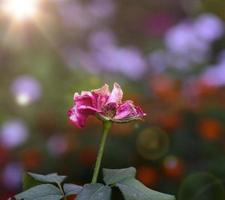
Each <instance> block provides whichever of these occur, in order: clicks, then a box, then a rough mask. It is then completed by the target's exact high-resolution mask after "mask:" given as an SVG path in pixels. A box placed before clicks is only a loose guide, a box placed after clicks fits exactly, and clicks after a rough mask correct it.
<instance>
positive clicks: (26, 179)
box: [23, 173, 43, 190]
mask: <svg viewBox="0 0 225 200" xmlns="http://www.w3.org/2000/svg"><path fill="white" fill-rule="evenodd" d="M40 184H43V182H41V181H38V180H35V179H34V178H33V177H32V176H30V175H29V174H27V173H25V174H24V175H23V190H28V189H30V188H32V187H34V186H37V185H40Z"/></svg>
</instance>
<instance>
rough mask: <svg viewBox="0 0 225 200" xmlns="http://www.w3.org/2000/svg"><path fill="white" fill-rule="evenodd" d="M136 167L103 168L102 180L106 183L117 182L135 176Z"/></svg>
mask: <svg viewBox="0 0 225 200" xmlns="http://www.w3.org/2000/svg"><path fill="white" fill-rule="evenodd" d="M135 174H136V169H135V168H134V167H129V168H125V169H103V176H104V178H103V179H104V182H105V183H106V184H107V185H111V184H115V183H119V182H120V181H123V180H125V179H130V178H135Z"/></svg>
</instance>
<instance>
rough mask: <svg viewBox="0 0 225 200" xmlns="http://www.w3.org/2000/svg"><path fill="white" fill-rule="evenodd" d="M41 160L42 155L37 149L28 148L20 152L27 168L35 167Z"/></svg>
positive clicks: (32, 168)
mask: <svg viewBox="0 0 225 200" xmlns="http://www.w3.org/2000/svg"><path fill="white" fill-rule="evenodd" d="M41 161H42V155H41V152H40V151H39V150H37V149H28V150H26V151H24V152H23V153H22V162H23V164H24V167H25V168H26V169H27V170H34V169H37V168H38V167H39V166H40V164H41Z"/></svg>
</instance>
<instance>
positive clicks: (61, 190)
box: [57, 183, 67, 200]
mask: <svg viewBox="0 0 225 200" xmlns="http://www.w3.org/2000/svg"><path fill="white" fill-rule="evenodd" d="M57 185H58V187H59V190H60V192H61V193H62V195H63V200H67V198H66V197H65V193H64V191H63V189H62V186H61V184H60V183H57Z"/></svg>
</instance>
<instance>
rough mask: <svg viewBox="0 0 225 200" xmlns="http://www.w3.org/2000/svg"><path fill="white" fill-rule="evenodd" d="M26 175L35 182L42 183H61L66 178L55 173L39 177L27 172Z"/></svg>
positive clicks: (39, 175)
mask: <svg viewBox="0 0 225 200" xmlns="http://www.w3.org/2000/svg"><path fill="white" fill-rule="evenodd" d="M28 174H29V175H30V176H31V177H33V178H34V179H35V180H37V181H40V182H44V183H62V182H63V181H64V180H65V179H66V176H59V175H58V174H57V173H52V174H48V175H41V174H34V173H30V172H28Z"/></svg>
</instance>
